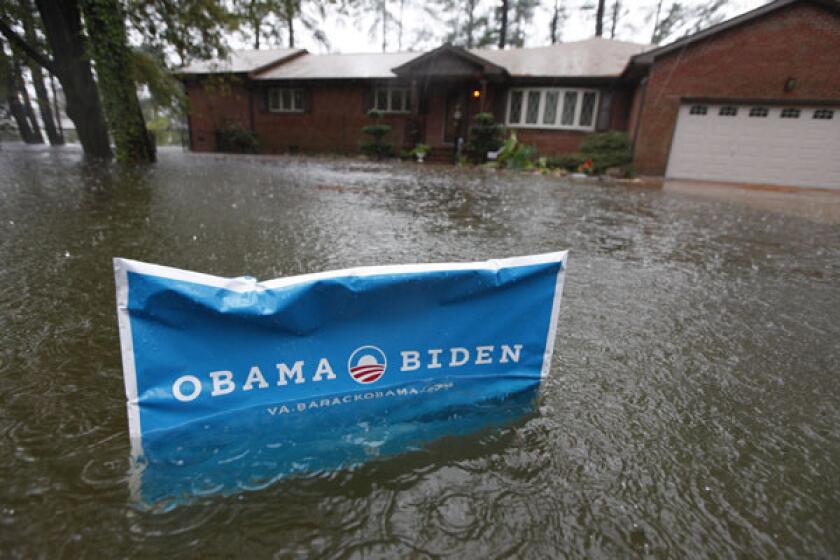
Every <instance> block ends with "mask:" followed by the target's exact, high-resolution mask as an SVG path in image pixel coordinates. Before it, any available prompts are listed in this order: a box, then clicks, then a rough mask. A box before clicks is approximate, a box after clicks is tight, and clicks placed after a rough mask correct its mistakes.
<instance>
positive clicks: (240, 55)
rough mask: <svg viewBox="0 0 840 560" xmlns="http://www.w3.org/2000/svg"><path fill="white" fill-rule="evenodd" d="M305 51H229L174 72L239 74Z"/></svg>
mask: <svg viewBox="0 0 840 560" xmlns="http://www.w3.org/2000/svg"><path fill="white" fill-rule="evenodd" d="M303 52H306V51H305V50H304V49H262V50H241V51H230V54H229V55H228V56H227V57H225V58H216V59H212V60H201V61H196V62H193V63H192V64H188V65H187V66H185V67H183V68H180V69H179V70H177V71H176V72H175V73H176V74H223V73H224V74H227V73H232V74H239V73H247V72H254V71H256V70H259V69H261V68H264V67H266V66H269V65H271V64H274V63H275V62H279V61H281V60H284V59H286V58H289V57H290V56H295V55H297V54H300V53H303Z"/></svg>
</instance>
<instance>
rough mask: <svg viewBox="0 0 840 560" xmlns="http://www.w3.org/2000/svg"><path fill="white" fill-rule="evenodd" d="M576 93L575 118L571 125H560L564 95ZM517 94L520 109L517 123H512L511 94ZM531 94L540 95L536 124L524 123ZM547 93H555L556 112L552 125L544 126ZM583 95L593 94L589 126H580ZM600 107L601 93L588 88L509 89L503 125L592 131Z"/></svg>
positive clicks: (564, 100)
mask: <svg viewBox="0 0 840 560" xmlns="http://www.w3.org/2000/svg"><path fill="white" fill-rule="evenodd" d="M570 91H573V92H576V93H577V100H576V102H575V117H574V120H573V121H572V122H573V124H571V125H569V124H561V122H562V120H563V104H564V103H565V102H566V93H567V92H570ZM514 92H519V93H521V94H522V107H521V108H520V110H519V121H518V122H513V121H511V120H510V112H511V111H510V110H511V107H512V105H513V93H514ZM532 92H539V93H540V103H539V107H538V109H537V122H536V123H532V124H529V123H526V122H525V118H526V114H527V113H528V107H527V105H528V94H529V93H532ZM547 92H557V96H558V98H557V111H556V112H555V115H554V123H553V124H545V123H543V122H542V120H543V118H544V117H545V100H546V97H547V96H546V93H547ZM585 93H594V94H595V106H594V107H593V109H592V123H591V124H589V125H585V126H581V124H580V114H581V111H583V95H584V94H585ZM600 105H601V92H600V91H599V90H597V89H588V88H554V87H525V88H511V89H510V90H508V96H507V110H506V111H505V123H506V124H507V126H509V127H512V128H543V129H552V130H554V129H561V130H585V131H593V130H595V125H596V124H597V122H598V110H599V108H600Z"/></svg>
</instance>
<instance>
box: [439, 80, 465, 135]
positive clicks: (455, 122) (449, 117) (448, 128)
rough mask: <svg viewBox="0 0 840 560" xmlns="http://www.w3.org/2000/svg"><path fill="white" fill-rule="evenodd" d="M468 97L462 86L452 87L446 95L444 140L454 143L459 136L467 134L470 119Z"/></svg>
mask: <svg viewBox="0 0 840 560" xmlns="http://www.w3.org/2000/svg"><path fill="white" fill-rule="evenodd" d="M466 98H467V96H466V95H465V93H464V91H463V89H462V88H461V87H458V88H455V89H451V90H450V91H449V93H448V94H447V96H446V113H445V115H446V116H445V118H446V121H445V122H444V125H443V141H444V142H445V143H447V144H452V143H454V142H455V141H456V140H457V139H458V138H459V137H461V138H464V137H465V136H466V122H467V119H468V115H467V106H466V103H465V101H466Z"/></svg>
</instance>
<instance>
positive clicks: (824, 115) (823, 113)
mask: <svg viewBox="0 0 840 560" xmlns="http://www.w3.org/2000/svg"><path fill="white" fill-rule="evenodd" d="M814 118H815V119H821V120H829V119H833V118H834V110H833V109H817V110H816V111H814Z"/></svg>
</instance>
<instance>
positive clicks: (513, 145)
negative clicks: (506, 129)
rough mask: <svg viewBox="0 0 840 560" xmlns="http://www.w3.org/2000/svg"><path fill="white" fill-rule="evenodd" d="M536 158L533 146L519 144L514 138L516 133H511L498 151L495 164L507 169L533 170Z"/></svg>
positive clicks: (535, 150)
mask: <svg viewBox="0 0 840 560" xmlns="http://www.w3.org/2000/svg"><path fill="white" fill-rule="evenodd" d="M536 156H537V149H536V148H534V146H529V145H527V144H521V143H520V142H519V139H518V138H517V137H516V133H515V132H511V133H510V136H509V137H508V139H507V140H505V142H504V144H502V147H501V150H499V155H498V156H497V157H496V164H497V165H498V166H499V167H507V168H508V169H519V170H527V169H533V167H534V159H535V158H536Z"/></svg>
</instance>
